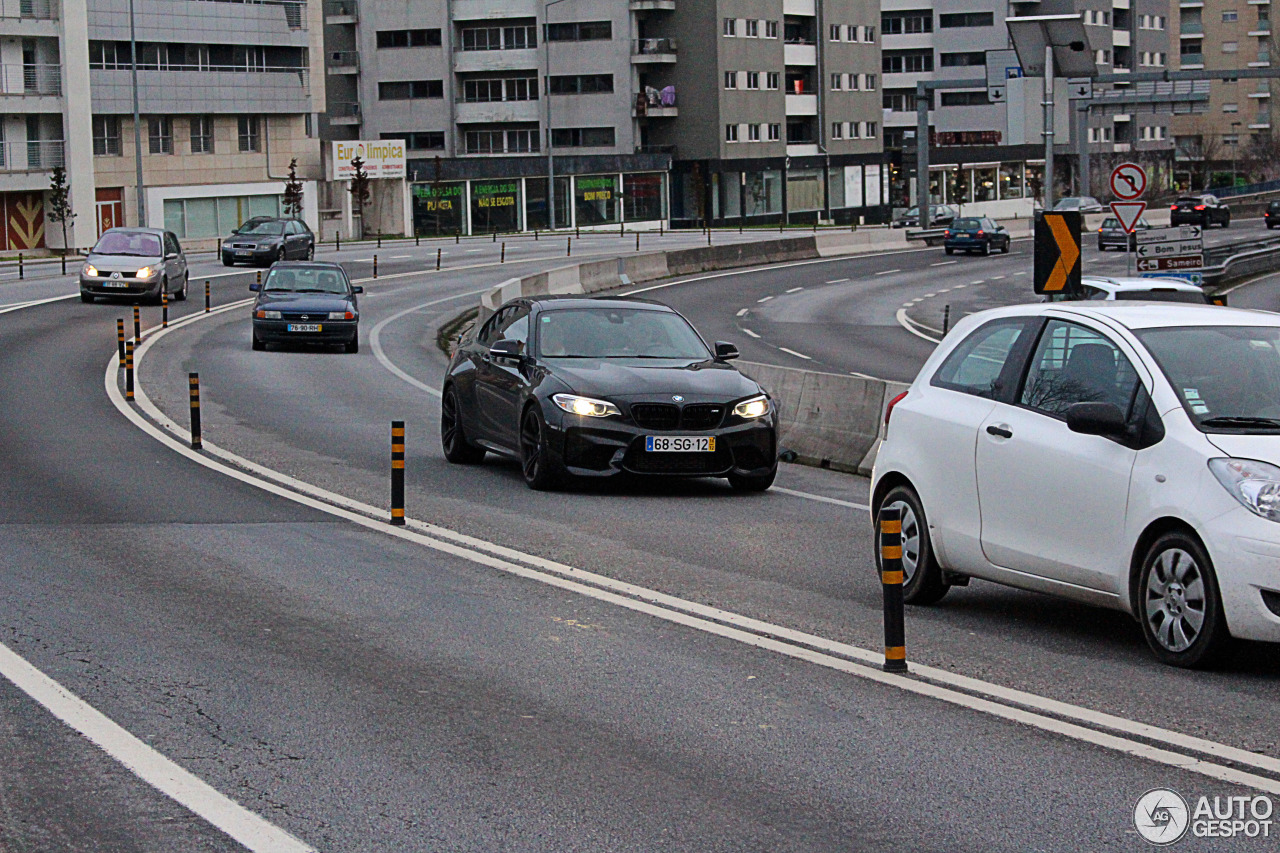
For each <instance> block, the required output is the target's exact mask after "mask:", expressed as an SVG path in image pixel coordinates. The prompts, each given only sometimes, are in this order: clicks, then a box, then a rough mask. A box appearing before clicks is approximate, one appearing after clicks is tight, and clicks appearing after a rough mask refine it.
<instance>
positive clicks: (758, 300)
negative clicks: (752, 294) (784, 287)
mask: <svg viewBox="0 0 1280 853" xmlns="http://www.w3.org/2000/svg"><path fill="white" fill-rule="evenodd" d="M772 298H773V297H772V296H766V297H765V298H763V299H757V300H756V302H768V301H769V300H770V299H772Z"/></svg>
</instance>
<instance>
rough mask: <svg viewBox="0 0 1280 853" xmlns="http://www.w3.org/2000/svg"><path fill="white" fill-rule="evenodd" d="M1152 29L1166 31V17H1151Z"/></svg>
mask: <svg viewBox="0 0 1280 853" xmlns="http://www.w3.org/2000/svg"><path fill="white" fill-rule="evenodd" d="M1151 29H1153V30H1163V29H1164V15H1152V16H1151Z"/></svg>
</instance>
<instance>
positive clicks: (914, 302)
mask: <svg viewBox="0 0 1280 853" xmlns="http://www.w3.org/2000/svg"><path fill="white" fill-rule="evenodd" d="M921 301H923V300H922V298H921V297H919V296H917V297H916V298H915V299H912V300H911V301H910V302H908V303H907V304H908V305H915V304H916V303H917V302H921Z"/></svg>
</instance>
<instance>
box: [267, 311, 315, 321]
mask: <svg viewBox="0 0 1280 853" xmlns="http://www.w3.org/2000/svg"><path fill="white" fill-rule="evenodd" d="M255 316H256V317H257V318H258V319H259V320H279V319H280V312H279V311H261V310H260V311H258V313H257V314H256V315H255ZM330 316H333V315H330Z"/></svg>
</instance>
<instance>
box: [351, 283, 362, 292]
mask: <svg viewBox="0 0 1280 853" xmlns="http://www.w3.org/2000/svg"><path fill="white" fill-rule="evenodd" d="M351 292H352V293H364V288H363V287H361V286H360V285H358V284H356V285H352V286H351Z"/></svg>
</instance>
